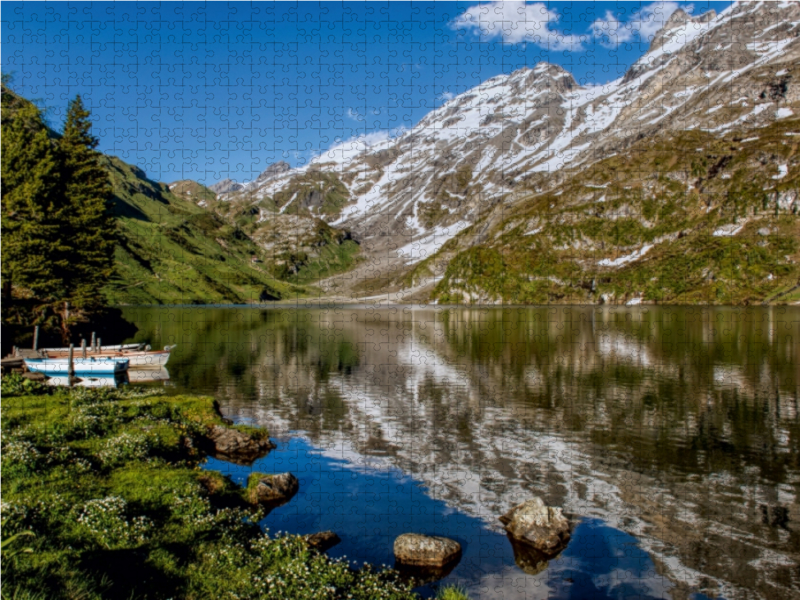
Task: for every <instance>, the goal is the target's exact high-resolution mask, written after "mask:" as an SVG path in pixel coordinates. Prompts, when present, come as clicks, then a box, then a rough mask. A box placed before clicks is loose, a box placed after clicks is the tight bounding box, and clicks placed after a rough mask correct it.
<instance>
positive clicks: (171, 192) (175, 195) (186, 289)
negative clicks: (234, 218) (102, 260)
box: [103, 156, 309, 304]
mask: <svg viewBox="0 0 800 600" xmlns="http://www.w3.org/2000/svg"><path fill="white" fill-rule="evenodd" d="M103 161H104V164H105V166H106V168H107V169H108V172H109V175H110V177H111V182H112V185H113V189H114V198H113V209H112V210H113V213H114V215H115V217H116V220H117V227H118V233H119V242H118V245H117V248H116V250H115V254H114V258H115V274H114V276H113V278H112V280H111V282H110V283H109V284H108V285H107V286H106V288H105V290H103V291H104V293H105V295H106V297H107V298H108V300H109V302H110V303H112V304H164V303H167V304H170V303H171V304H197V303H244V302H253V301H259V300H275V299H279V298H291V297H297V296H302V295H307V294H308V293H309V291H308V290H307V289H306V288H303V287H298V286H295V285H293V284H290V283H287V282H285V281H280V280H278V279H277V278H276V277H275V276H274V274H273V273H272V272H271V268H270V267H271V266H272V265H270V264H269V263H267V262H265V261H266V258H267V257H265V255H264V253H263V252H262V251H261V249H260V248H259V247H258V245H257V244H256V243H255V242H254V241H253V240H252V239H251V238H250V237H249V236H248V235H247V234H246V233H245V232H244V231H242V230H241V229H240V228H238V227H236V226H235V225H231V224H230V223H228V222H227V221H225V220H224V219H222V218H221V217H219V216H218V215H217V214H215V213H214V212H212V211H210V210H208V209H206V208H203V207H202V206H198V205H197V202H200V203H201V204H203V203H207V202H211V201H213V198H214V197H215V195H214V193H213V192H211V191H210V190H208V188H205V187H204V186H201V185H200V184H198V183H195V182H191V181H182V182H177V183H173V184H171V185H169V186H167V185H166V184H163V183H158V182H155V181H151V180H149V179H148V178H147V176H146V175H145V173H144V172H143V171H141V170H140V169H138V168H136V167H134V166H132V165H129V164H127V163H125V162H123V161H121V160H120V159H118V158H116V157H111V156H106V157H104V159H103ZM254 259H255V260H254Z"/></svg>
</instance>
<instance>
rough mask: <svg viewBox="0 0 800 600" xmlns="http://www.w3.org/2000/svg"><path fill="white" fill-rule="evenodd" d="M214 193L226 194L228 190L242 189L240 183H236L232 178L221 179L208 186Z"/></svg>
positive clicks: (236, 190)
mask: <svg viewBox="0 0 800 600" xmlns="http://www.w3.org/2000/svg"><path fill="white" fill-rule="evenodd" d="M208 189H210V190H211V191H212V192H214V193H215V194H227V193H228V192H238V191H239V190H241V189H242V184H241V183H236V182H235V181H234V180H233V179H223V180H222V181H220V182H218V183H215V184H214V185H210V186H208Z"/></svg>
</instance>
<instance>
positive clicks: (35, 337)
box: [33, 325, 39, 352]
mask: <svg viewBox="0 0 800 600" xmlns="http://www.w3.org/2000/svg"><path fill="white" fill-rule="evenodd" d="M33 350H34V352H35V351H37V350H39V326H38V325H37V326H36V327H34V328H33Z"/></svg>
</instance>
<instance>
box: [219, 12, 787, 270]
mask: <svg viewBox="0 0 800 600" xmlns="http://www.w3.org/2000/svg"><path fill="white" fill-rule="evenodd" d="M798 64H800V3H798V2H779V3H776V2H756V3H747V2H739V3H736V4H734V5H732V6H731V7H730V8H729V9H727V10H725V11H724V12H723V13H721V14H719V15H716V14H714V12H713V11H711V12H709V13H706V14H703V15H700V16H697V17H692V16H690V15H688V14H687V13H686V12H684V11H683V10H678V11H677V12H675V13H674V14H673V15H672V16H671V17H670V19H669V20H668V21H667V22H666V23H665V26H664V28H663V29H662V30H661V31H659V32H658V33H657V34H656V35H655V37H654V39H653V41H652V43H651V45H650V48H649V50H648V52H647V53H646V54H645V55H644V56H642V57H641V58H640V59H639V60H638V61H637V62H636V63H635V64H634V65H633V66H632V67H631V68H630V69H629V70H628V72H627V73H626V74H625V75H624V77H621V78H620V79H617V80H615V81H612V82H610V83H608V84H606V85H597V86H585V85H584V86H582V85H579V84H578V83H577V82H576V81H575V79H574V78H573V76H572V75H571V74H570V73H568V72H567V71H565V70H564V69H562V68H561V67H558V66H555V65H551V64H547V63H540V64H538V65H536V66H535V67H534V68H532V69H530V68H523V69H520V70H518V71H515V72H513V73H511V74H510V75H500V76H497V77H494V78H492V79H489V80H488V81H486V82H484V83H482V84H481V85H479V86H477V87H475V88H473V89H471V90H469V91H468V92H466V93H464V94H461V95H459V96H456V97H454V98H453V99H451V100H450V101H448V102H447V103H445V104H444V105H443V106H441V107H440V108H438V109H436V110H434V111H432V112H431V113H429V114H428V115H427V116H426V117H425V118H423V119H422V120H421V121H420V122H419V123H418V124H417V125H416V126H415V127H413V128H412V129H410V130H408V131H406V132H404V133H402V134H401V135H398V136H397V137H394V138H389V139H385V140H383V141H381V142H379V143H377V144H368V143H367V140H357V141H354V142H350V143H348V144H345V145H342V146H338V147H335V148H333V149H331V150H330V151H328V152H326V153H324V154H323V155H321V156H318V157H317V158H315V159H314V160H313V161H311V163H310V164H309V165H306V166H304V167H302V168H299V169H288V170H287V169H285V168H280V169H276V168H274V167H270V169H268V170H267V171H269V173H267V172H265V173H264V174H262V176H260V177H259V178H258V179H256V180H255V181H253V182H251V183H248V184H246V185H244V186H243V189H241V190H238V189H235V186H231V184H230V183H229V182H223V183H225V184H226V185H225V186H220V188H218V190H217V191H219V192H220V198H221V199H229V200H235V201H239V202H246V203H249V204H253V205H258V206H259V210H260V211H261V212H262V218H263V219H268V218H269V213H270V212H273V213H279V214H280V213H285V212H287V211H288V212H297V210H298V207H300V206H302V209H303V210H304V211H307V212H309V213H310V214H311V215H314V216H318V217H321V218H323V219H324V220H326V221H327V222H328V223H330V224H332V225H335V226H340V227H343V228H346V229H348V230H352V231H354V232H355V233H356V235H357V236H358V237H359V239H361V240H363V243H364V247H365V249H366V250H367V252H368V253H372V254H373V255H381V256H389V255H394V256H396V257H398V260H400V261H402V262H403V263H405V264H406V265H408V264H414V263H418V262H419V261H422V260H424V259H425V258H427V257H430V256H432V255H433V254H434V253H435V252H437V251H439V250H440V249H441V248H442V246H443V245H444V244H445V243H446V242H447V241H448V240H450V239H452V238H453V237H455V236H456V235H457V234H459V233H460V232H462V231H464V230H465V229H467V228H469V227H470V226H473V225H474V224H475V223H478V222H481V221H482V220H486V219H490V220H491V216H492V214H495V213H497V212H498V211H502V210H504V209H505V207H507V206H510V205H512V204H514V203H516V202H519V201H520V200H521V199H524V198H526V197H529V196H530V195H531V194H535V193H541V192H543V191H546V190H552V189H555V188H556V187H557V186H558V185H560V184H562V183H563V182H564V180H565V179H564V178H565V177H566V176H567V173H568V172H573V171H574V169H575V168H577V167H582V168H584V169H585V168H587V167H588V166H589V165H592V164H595V163H598V162H599V161H602V160H604V159H607V158H608V157H609V156H613V155H614V154H617V153H623V152H625V151H627V150H628V149H630V148H631V147H632V145H634V144H635V143H636V142H638V141H640V140H643V139H656V138H658V137H659V136H663V135H665V134H668V133H670V132H685V131H691V130H697V131H703V132H706V133H711V134H712V135H714V136H717V137H721V136H724V135H725V134H726V133H730V132H731V131H740V130H748V129H752V128H759V127H765V126H768V125H770V124H772V123H775V122H776V121H780V120H784V119H791V118H792V117H794V116H795V115H800V85H798V80H800V69H798V67H797V65H798ZM334 188H335V189H336V190H337V195H336V201H333V202H331V201H329V193H330V192H331V191H332V190H334ZM293 203H294V207H292V205H293Z"/></svg>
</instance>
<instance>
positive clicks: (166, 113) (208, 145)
mask: <svg viewBox="0 0 800 600" xmlns="http://www.w3.org/2000/svg"><path fill="white" fill-rule="evenodd" d="M729 4H730V2H692V3H688V2H564V3H561V2H548V3H545V4H543V3H537V2H529V3H525V2H487V3H476V2H452V3H450V2H437V3H435V4H434V3H424V2H413V3H407V2H391V3H386V2H370V3H349V2H345V3H342V2H307V3H305V2H304V3H279V4H273V3H261V2H253V3H244V2H243V3H237V2H231V3H224V2H219V3H194V2H185V3H178V2H175V3H172V2H161V3H155V2H153V3H149V2H147V3H145V2H143V3H135V2H116V3H102V2H94V3H81V2H69V3H66V2H57V3H44V2H2V3H1V4H0V20H2V31H1V32H0V33H1V34H2V69H3V72H4V73H10V74H12V76H13V79H12V87H13V88H14V89H15V90H16V91H18V92H19V93H21V94H22V95H23V96H26V97H28V98H30V99H34V100H36V101H37V103H38V104H39V105H40V106H41V107H43V108H46V109H47V116H48V119H49V120H50V122H51V124H52V125H53V126H55V127H56V128H59V127H60V125H61V123H62V122H63V115H64V111H65V109H66V105H67V102H68V101H69V99H70V98H72V97H74V96H75V95H76V94H81V96H82V97H83V98H84V101H85V102H86V104H87V105H88V106H89V107H90V109H91V111H92V118H93V121H94V124H95V129H94V132H95V135H97V136H98V137H99V138H100V150H102V151H103V152H106V153H110V154H114V155H117V156H119V157H120V158H122V159H123V160H125V161H127V162H130V163H133V164H135V165H137V166H139V167H140V168H142V169H144V170H145V171H146V172H147V174H148V176H149V177H151V178H152V179H156V180H159V181H165V182H171V181H175V180H178V179H195V180H197V181H200V182H203V183H206V184H211V183H214V182H216V181H219V180H220V179H224V178H226V177H230V178H232V179H235V180H237V181H247V180H251V179H254V178H255V177H256V176H257V175H258V173H260V172H261V171H262V170H263V169H264V168H266V167H267V166H268V165H269V164H271V163H273V162H276V161H278V160H285V161H287V162H289V163H290V164H291V165H293V166H298V165H302V164H304V163H306V162H307V161H308V160H310V159H311V158H312V157H313V156H315V155H317V154H320V153H321V152H323V151H324V150H327V149H328V148H330V147H331V146H334V145H336V144H338V143H341V142H343V141H347V140H350V139H352V138H355V137H358V136H368V138H367V139H368V140H377V139H382V138H385V137H386V136H388V135H396V133H397V132H398V131H401V130H402V129H403V128H408V127H412V126H413V125H414V124H416V123H417V122H418V121H419V120H420V119H421V118H422V117H424V116H425V114H426V113H428V112H429V111H430V110H432V109H434V108H436V107H437V106H440V105H441V104H442V103H443V102H445V101H446V100H447V99H448V98H450V97H452V95H456V94H459V93H462V92H464V91H466V90H467V89H469V88H471V87H473V86H475V85H477V84H479V83H481V82H482V81H485V80H486V79H489V78H490V77H494V76H495V75H498V74H500V73H510V72H512V71H514V70H516V69H518V68H520V67H524V66H529V67H533V66H534V65H535V64H536V63H538V62H539V61H548V62H551V63H555V64H558V65H561V66H562V67H564V68H565V69H567V70H569V71H570V72H572V73H573V75H574V76H575V78H576V79H577V80H578V82H579V83H605V82H608V81H611V80H613V79H616V78H617V77H620V76H621V75H622V74H623V73H624V72H625V70H626V69H627V68H628V67H629V66H630V65H631V64H632V63H633V62H635V61H636V60H637V59H638V58H639V57H640V56H641V55H642V54H644V52H645V51H646V50H647V46H648V45H649V39H650V38H651V36H652V35H653V33H655V31H657V30H658V29H659V28H660V26H661V24H662V23H663V22H664V21H665V20H666V19H667V18H669V16H670V14H671V13H672V12H673V11H674V10H675V9H676V8H678V7H679V6H680V7H683V8H684V9H686V10H688V11H690V12H692V13H693V14H701V13H704V12H706V11H707V10H709V9H712V8H713V9H714V10H716V11H717V12H720V11H721V10H723V9H725V8H726V7H727V6H729Z"/></svg>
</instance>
